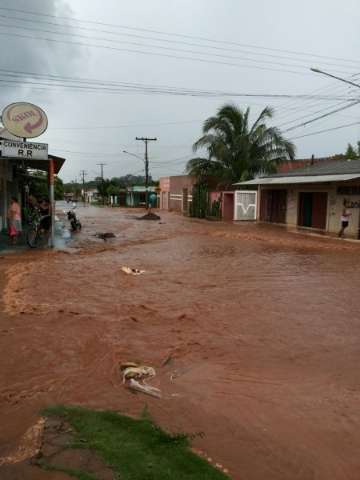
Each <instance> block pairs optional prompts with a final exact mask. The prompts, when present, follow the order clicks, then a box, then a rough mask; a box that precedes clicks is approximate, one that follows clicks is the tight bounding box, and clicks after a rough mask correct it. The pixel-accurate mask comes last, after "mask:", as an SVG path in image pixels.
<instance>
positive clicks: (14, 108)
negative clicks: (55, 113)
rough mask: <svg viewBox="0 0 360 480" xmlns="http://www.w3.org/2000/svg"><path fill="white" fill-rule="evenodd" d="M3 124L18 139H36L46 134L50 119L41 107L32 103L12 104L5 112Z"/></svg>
mask: <svg viewBox="0 0 360 480" xmlns="http://www.w3.org/2000/svg"><path fill="white" fill-rule="evenodd" d="M2 123H3V125H4V127H5V128H6V129H7V130H8V131H9V132H10V133H12V134H13V135H15V136H17V137H20V138H34V137H39V136H40V135H41V134H42V133H44V132H45V130H46V129H47V126H48V119H47V116H46V113H45V112H44V111H43V110H42V109H41V108H40V107H37V106H36V105H33V104H32V103H26V102H19V103H12V104H11V105H8V106H7V107H6V108H5V109H4V110H3V112H2Z"/></svg>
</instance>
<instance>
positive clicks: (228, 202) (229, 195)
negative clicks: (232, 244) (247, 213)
mask: <svg viewBox="0 0 360 480" xmlns="http://www.w3.org/2000/svg"><path fill="white" fill-rule="evenodd" d="M222 202H223V204H222V218H223V220H226V221H232V220H234V202H235V200H234V192H223V196H222Z"/></svg>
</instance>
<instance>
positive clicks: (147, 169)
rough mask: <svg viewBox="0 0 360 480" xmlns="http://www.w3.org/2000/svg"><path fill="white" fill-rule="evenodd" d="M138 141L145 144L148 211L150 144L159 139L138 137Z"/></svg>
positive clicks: (147, 205)
mask: <svg viewBox="0 0 360 480" xmlns="http://www.w3.org/2000/svg"><path fill="white" fill-rule="evenodd" d="M136 140H139V141H141V142H144V143H145V203H146V210H147V209H148V208H149V155H148V142H156V141H157V138H148V137H136Z"/></svg>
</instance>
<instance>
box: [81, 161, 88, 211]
mask: <svg viewBox="0 0 360 480" xmlns="http://www.w3.org/2000/svg"><path fill="white" fill-rule="evenodd" d="M80 175H81V178H82V185H83V188H82V199H83V205H84V207H85V200H86V192H85V177H86V175H87V172H86V171H85V170H81V171H80Z"/></svg>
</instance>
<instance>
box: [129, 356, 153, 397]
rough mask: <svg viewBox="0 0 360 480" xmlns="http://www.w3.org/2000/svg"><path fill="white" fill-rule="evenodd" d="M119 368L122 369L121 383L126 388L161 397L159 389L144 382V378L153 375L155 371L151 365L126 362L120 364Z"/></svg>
mask: <svg viewBox="0 0 360 480" xmlns="http://www.w3.org/2000/svg"><path fill="white" fill-rule="evenodd" d="M120 370H121V371H122V376H123V383H124V384H125V386H126V387H127V388H129V389H130V390H135V391H137V392H141V393H145V394H147V395H151V396H152V397H156V398H161V390H159V389H158V388H156V387H152V386H151V385H148V384H147V383H146V382H145V379H147V378H153V377H155V375H156V372H155V369H154V368H153V367H148V366H146V365H138V364H136V363H132V362H127V363H123V364H121V365H120Z"/></svg>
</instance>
